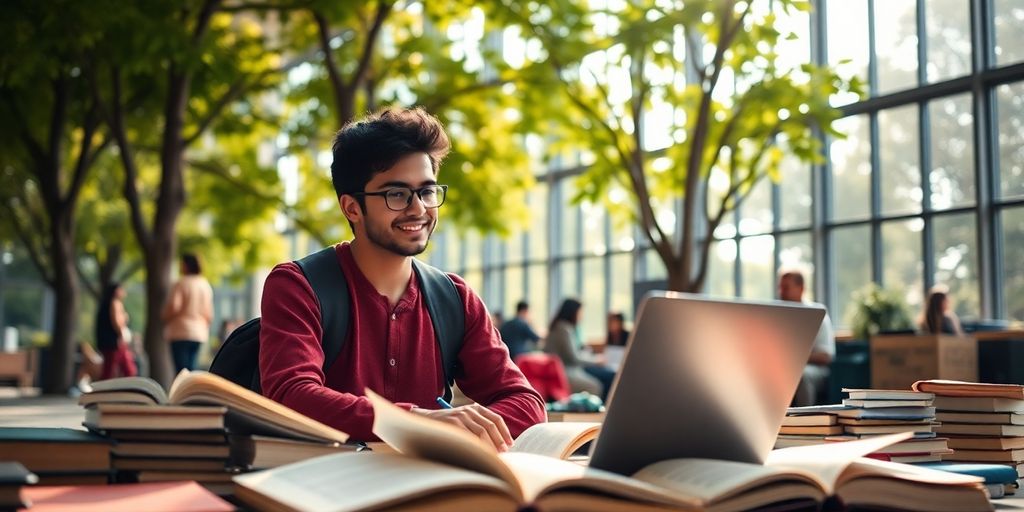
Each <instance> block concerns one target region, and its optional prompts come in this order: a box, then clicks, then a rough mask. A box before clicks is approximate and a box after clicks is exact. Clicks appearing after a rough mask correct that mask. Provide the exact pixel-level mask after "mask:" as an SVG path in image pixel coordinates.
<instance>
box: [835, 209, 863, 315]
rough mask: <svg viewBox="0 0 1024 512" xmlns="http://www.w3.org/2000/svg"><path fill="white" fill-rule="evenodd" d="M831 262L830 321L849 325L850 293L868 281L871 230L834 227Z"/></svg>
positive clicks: (858, 227) (854, 227)
mask: <svg viewBox="0 0 1024 512" xmlns="http://www.w3.org/2000/svg"><path fill="white" fill-rule="evenodd" d="M832 254H833V258H834V261H835V269H836V273H835V281H836V287H835V294H836V296H835V299H834V300H833V301H832V304H833V307H832V312H831V314H830V315H829V316H831V317H832V322H833V323H835V324H836V325H849V320H848V315H847V310H848V309H849V307H848V306H849V304H850V294H852V293H853V292H854V291H855V290H858V289H860V288H861V287H863V286H864V285H866V284H868V283H870V282H871V230H870V227H869V226H853V227H847V228H837V229H836V230H835V231H833V232H832Z"/></svg>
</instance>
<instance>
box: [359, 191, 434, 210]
mask: <svg viewBox="0 0 1024 512" xmlns="http://www.w3.org/2000/svg"><path fill="white" fill-rule="evenodd" d="M429 189H433V190H435V191H440V197H441V199H440V201H438V202H437V204H436V205H434V206H427V204H426V203H424V202H423V193H424V192H426V191H427V190H429ZM394 190H408V191H409V197H407V198H406V199H405V206H403V207H401V208H394V207H392V206H391V200H390V199H388V194H389V193H391V192H392V191H394ZM414 194H415V195H416V197H418V198H419V200H420V203H423V207H424V208H426V209H428V210H430V209H434V208H440V207H441V205H442V204H444V201H445V199H446V198H447V197H448V185H427V186H424V187H420V188H412V187H388V188H387V189H385V190H381V191H379V192H352V193H351V194H349V195H351V196H356V197H358V196H380V197H383V198H384V206H387V207H388V210H391V211H393V212H402V211H405V210H406V209H407V208H409V207H410V206H412V196H413V195H414Z"/></svg>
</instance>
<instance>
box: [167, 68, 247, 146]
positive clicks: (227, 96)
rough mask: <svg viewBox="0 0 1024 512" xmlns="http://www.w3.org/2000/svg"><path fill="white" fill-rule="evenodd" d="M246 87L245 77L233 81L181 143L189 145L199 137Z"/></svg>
mask: <svg viewBox="0 0 1024 512" xmlns="http://www.w3.org/2000/svg"><path fill="white" fill-rule="evenodd" d="M247 89H249V86H248V85H246V83H245V78H241V79H239V80H237V81H235V83H233V84H231V85H230V86H229V87H228V90H227V91H226V92H225V93H224V95H223V96H221V97H220V98H219V99H217V101H216V102H214V104H213V107H211V108H210V111H209V112H207V114H206V117H204V118H203V119H202V120H200V121H199V123H198V126H197V127H196V131H195V133H193V134H192V135H189V136H187V137H185V142H184V143H183V146H185V147H187V146H190V145H192V143H193V142H195V141H196V140H197V139H198V138H199V137H201V136H202V135H203V132H205V131H206V130H207V129H208V128H209V127H210V125H211V124H213V121H214V120H215V119H217V117H218V116H220V114H221V113H222V112H224V109H225V108H227V106H228V105H229V104H231V102H233V101H235V100H236V99H238V97H239V96H241V95H242V93H243V92H245V91H246V90H247Z"/></svg>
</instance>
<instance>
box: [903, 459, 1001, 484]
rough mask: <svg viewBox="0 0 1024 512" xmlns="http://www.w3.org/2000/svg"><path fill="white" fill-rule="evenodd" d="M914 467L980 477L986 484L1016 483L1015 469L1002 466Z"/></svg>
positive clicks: (931, 464) (951, 464)
mask: <svg viewBox="0 0 1024 512" xmlns="http://www.w3.org/2000/svg"><path fill="white" fill-rule="evenodd" d="M914 465H915V466H918V467H922V468H928V469H937V470H939V471H948V472H950V473H959V474H961V475H972V476H980V477H982V478H984V479H985V483H986V484H1012V483H1016V482H1017V469H1016V468H1014V467H1013V466H1004V465H1002V464H963V463H958V462H924V463H921V464H914Z"/></svg>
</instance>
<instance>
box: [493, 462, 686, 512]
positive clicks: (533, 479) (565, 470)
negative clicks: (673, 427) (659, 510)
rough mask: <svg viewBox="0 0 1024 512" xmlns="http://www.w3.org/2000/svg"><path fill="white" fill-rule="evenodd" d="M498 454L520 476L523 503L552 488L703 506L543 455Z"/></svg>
mask: <svg viewBox="0 0 1024 512" xmlns="http://www.w3.org/2000/svg"><path fill="white" fill-rule="evenodd" d="M499 457H500V458H501V460H502V461H503V462H504V463H505V464H506V465H507V466H508V467H509V469H511V470H512V472H513V473H515V474H516V477H517V478H518V479H519V482H520V484H521V486H522V493H523V499H524V501H525V502H526V503H536V502H537V501H538V500H540V499H542V498H543V496H544V495H545V494H548V493H551V492H554V491H560V490H569V489H571V490H573V491H582V492H583V493H584V494H595V495H601V494H604V495H610V496H614V497H616V498H618V499H620V500H624V501H628V502H630V505H636V504H649V505H660V506H668V507H672V508H676V509H679V508H700V507H701V505H702V503H701V500H699V499H697V498H695V497H693V496H690V495H686V494H683V493H679V492H677V491H674V490H672V489H666V488H661V487H657V486H654V485H651V484H650V483H647V482H643V481H641V480H638V479H635V478H630V477H626V476H622V475H619V474H616V473H611V472H608V471H602V470H600V469H594V468H587V467H584V466H580V465H579V464H574V463H572V462H568V461H564V460H559V459H554V458H551V457H545V456H543V455H536V454H533V453H513V452H509V453H502V454H500V455H499Z"/></svg>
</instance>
